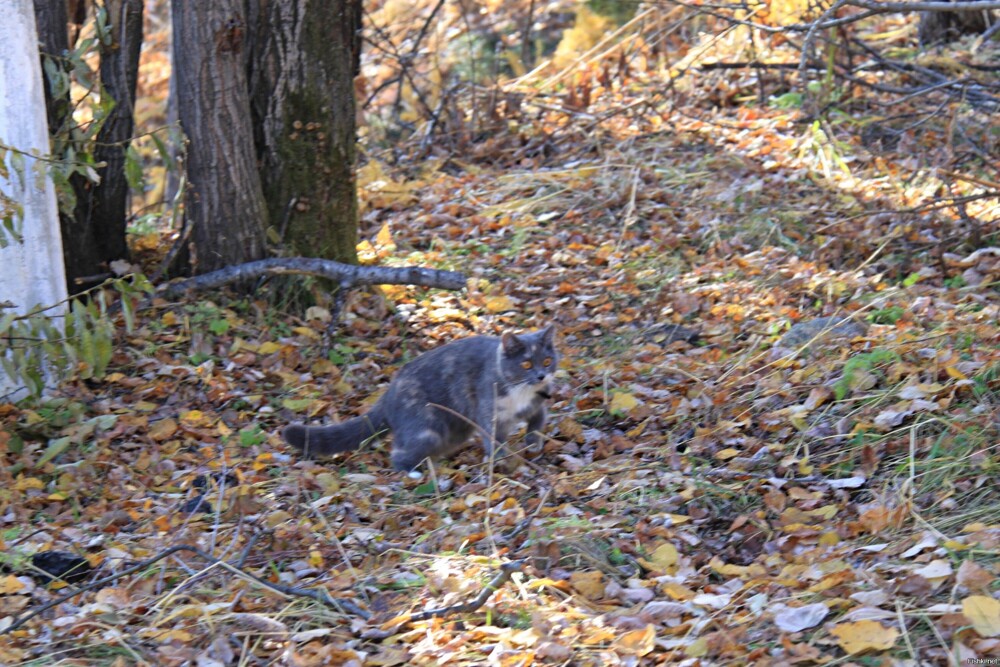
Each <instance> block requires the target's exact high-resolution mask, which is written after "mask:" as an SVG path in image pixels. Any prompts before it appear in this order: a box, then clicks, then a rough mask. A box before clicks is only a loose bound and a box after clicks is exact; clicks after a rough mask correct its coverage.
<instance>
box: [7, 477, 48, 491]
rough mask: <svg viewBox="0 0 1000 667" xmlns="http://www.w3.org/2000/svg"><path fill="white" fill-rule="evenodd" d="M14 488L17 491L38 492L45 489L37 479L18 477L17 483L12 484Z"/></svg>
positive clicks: (43, 483)
mask: <svg viewBox="0 0 1000 667" xmlns="http://www.w3.org/2000/svg"><path fill="white" fill-rule="evenodd" d="M14 488H15V489H17V490H18V491H27V490H28V489H38V490H40V489H44V488H45V482H43V481H42V480H40V479H38V478H37V477H23V476H21V475H18V477H17V481H15V482H14Z"/></svg>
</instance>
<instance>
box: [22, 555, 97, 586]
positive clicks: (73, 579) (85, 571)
mask: <svg viewBox="0 0 1000 667" xmlns="http://www.w3.org/2000/svg"><path fill="white" fill-rule="evenodd" d="M31 564H32V565H34V566H35V567H36V568H38V570H41V572H38V571H32V573H31V575H32V576H33V577H35V579H37V580H38V581H39V582H40V583H45V584H47V583H48V582H50V581H52V580H53V579H62V580H63V581H68V582H69V583H71V584H75V583H79V582H81V581H83V580H84V579H86V578H87V577H89V576H90V575H91V574H92V573H93V571H94V568H93V567H92V566H91V564H90V563H89V562H88V561H87V559H86V558H82V557H80V556H77V555H76V554H71V553H69V552H67V551H43V552H42V553H38V554H35V555H34V556H32V557H31Z"/></svg>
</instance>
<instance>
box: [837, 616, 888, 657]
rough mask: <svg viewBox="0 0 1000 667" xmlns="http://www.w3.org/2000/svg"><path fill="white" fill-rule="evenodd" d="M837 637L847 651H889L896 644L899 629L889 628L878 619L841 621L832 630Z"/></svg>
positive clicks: (841, 646)
mask: <svg viewBox="0 0 1000 667" xmlns="http://www.w3.org/2000/svg"><path fill="white" fill-rule="evenodd" d="M830 634H832V635H833V636H834V637H836V638H837V643H838V644H840V648H842V649H844V651H846V652H847V653H863V652H865V651H870V650H874V651H888V650H889V649H891V648H892V647H893V646H894V645H895V644H896V639H897V638H898V637H899V630H897V629H896V628H887V627H885V626H884V625H882V624H881V623H879V622H878V621H873V620H870V619H868V620H864V621H855V622H853V623H841V624H839V625H837V626H835V627H834V628H833V630H831V631H830Z"/></svg>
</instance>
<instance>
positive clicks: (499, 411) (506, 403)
mask: <svg viewBox="0 0 1000 667" xmlns="http://www.w3.org/2000/svg"><path fill="white" fill-rule="evenodd" d="M541 387H542V385H535V384H519V385H517V386H516V387H511V388H510V390H509V391H508V392H507V395H506V396H499V397H497V402H496V418H497V421H501V422H517V421H524V420H525V419H526V418H527V416H528V413H529V411H530V408H531V407H532V404H533V402H534V400H535V397H536V396H537V395H538V390H539V389H540V388H541Z"/></svg>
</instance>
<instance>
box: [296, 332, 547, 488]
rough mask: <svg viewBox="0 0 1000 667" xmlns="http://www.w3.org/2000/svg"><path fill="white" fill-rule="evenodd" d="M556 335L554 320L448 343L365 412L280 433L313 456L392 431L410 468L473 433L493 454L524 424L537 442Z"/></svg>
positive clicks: (401, 375)
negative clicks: (526, 329) (516, 331)
mask: <svg viewBox="0 0 1000 667" xmlns="http://www.w3.org/2000/svg"><path fill="white" fill-rule="evenodd" d="M554 339H555V331H554V329H553V327H552V325H549V326H548V327H546V328H544V329H542V330H541V331H538V332H535V333H530V334H520V335H515V334H512V333H505V334H503V335H502V336H500V337H499V338H497V337H495V336H472V337H471V338H464V339H462V340H458V341H455V342H453V343H448V344H447V345H443V346H441V347H439V348H437V349H434V350H431V351H429V352H425V353H424V354H421V355H420V356H419V357H417V358H416V359H414V360H413V361H411V362H409V363H408V364H406V365H405V366H403V367H402V368H401V369H400V370H399V372H398V373H396V377H394V378H393V380H392V382H391V383H390V384H389V389H388V390H386V392H385V394H384V395H383V396H382V398H380V399H379V400H378V402H377V403H375V405H374V406H373V407H372V408H371V410H369V411H368V412H367V413H366V414H363V415H361V416H360V417H354V418H352V419H348V420H347V421H345V422H343V423H342V424H334V425H331V426H304V425H302V424H291V425H289V426H286V427H285V429H284V431H282V434H281V435H282V437H283V438H284V439H285V442H287V443H288V444H290V445H292V446H293V447H295V448H296V449H298V450H300V451H301V452H303V454H305V455H306V456H330V455H331V454H336V453H338V452H347V451H351V450H354V449H357V448H358V447H360V446H361V445H362V443H364V442H365V441H367V440H369V439H370V438H372V437H374V436H376V435H378V434H379V433H381V432H382V431H384V430H385V429H390V430H392V432H393V434H394V435H393V444H392V467H393V468H395V469H396V470H404V471H411V470H413V469H414V468H416V467H417V466H418V465H419V464H420V462H421V461H423V460H424V459H425V458H429V457H430V458H437V457H441V456H447V455H449V454H451V453H453V452H455V451H457V450H458V449H460V448H461V447H462V445H464V444H465V443H466V441H467V440H469V438H470V437H471V436H473V435H476V436H477V437H478V438H479V439H480V441H481V442H482V445H483V450H484V451H485V453H486V456H487V458H489V457H490V456H491V455H492V454H493V452H494V450H495V449H496V448H498V447H499V446H502V445H503V443H504V441H505V440H506V439H507V437H508V436H509V435H510V434H511V432H512V431H513V430H514V428H515V427H516V426H518V424H519V423H520V422H527V425H528V437H527V443H528V445H529V446H535V445H537V444H538V443H539V442H540V441H541V436H540V434H539V431H541V429H542V427H543V426H544V425H545V401H546V399H548V398H551V395H550V393H549V392H550V390H551V382H552V374H553V373H554V372H555V370H556V366H557V364H558V361H559V355H558V353H557V352H556V349H555V340H554Z"/></svg>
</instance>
